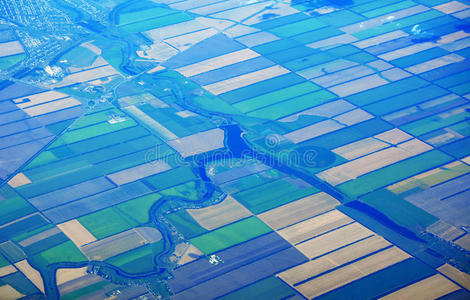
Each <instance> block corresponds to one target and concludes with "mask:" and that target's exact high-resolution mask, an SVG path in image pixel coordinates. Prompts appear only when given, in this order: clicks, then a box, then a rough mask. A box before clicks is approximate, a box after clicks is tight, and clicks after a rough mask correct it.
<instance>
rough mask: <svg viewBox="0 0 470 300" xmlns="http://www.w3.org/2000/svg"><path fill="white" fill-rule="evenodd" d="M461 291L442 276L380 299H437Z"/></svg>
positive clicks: (419, 282) (437, 275)
mask: <svg viewBox="0 0 470 300" xmlns="http://www.w3.org/2000/svg"><path fill="white" fill-rule="evenodd" d="M458 289H460V288H459V286H457V285H456V284H455V283H453V282H452V281H450V280H449V279H447V278H445V277H444V276H442V275H440V274H436V275H434V276H431V277H428V278H426V279H423V280H421V281H418V282H416V283H414V284H411V285H409V286H407V287H404V288H402V289H400V290H398V291H396V292H393V293H391V294H388V295H386V296H385V297H382V298H380V299H383V300H395V299H396V300H398V299H416V300H425V299H437V298H440V297H443V296H445V295H447V294H450V293H452V292H455V291H456V290H458Z"/></svg>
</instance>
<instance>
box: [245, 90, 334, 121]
mask: <svg viewBox="0 0 470 300" xmlns="http://www.w3.org/2000/svg"><path fill="white" fill-rule="evenodd" d="M335 98H336V95H334V94H333V93H330V92H328V91H326V90H320V91H316V92H313V93H310V94H306V95H303V96H299V97H295V98H292V99H289V100H286V101H282V102H280V103H276V104H273V105H270V106H266V107H263V108H261V109H258V110H255V111H253V112H250V113H248V114H247V115H248V116H250V117H256V118H262V119H269V120H276V119H279V118H282V117H285V116H288V115H290V114H293V113H296V112H299V111H301V110H305V109H308V108H312V107H315V106H318V105H320V104H323V103H325V102H328V101H330V100H333V99H335Z"/></svg>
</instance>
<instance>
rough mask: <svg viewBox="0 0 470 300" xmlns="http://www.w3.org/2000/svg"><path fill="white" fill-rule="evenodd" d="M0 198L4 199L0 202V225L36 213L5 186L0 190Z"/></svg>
mask: <svg viewBox="0 0 470 300" xmlns="http://www.w3.org/2000/svg"><path fill="white" fill-rule="evenodd" d="M0 197H1V198H3V199H4V200H1V201H0V225H3V224H6V223H8V222H11V221H13V220H16V219H17V218H20V217H23V216H26V215H27V214H31V213H33V212H35V211H36V209H35V208H34V207H33V206H31V204H29V203H28V202H27V201H26V200H24V199H23V198H21V197H20V196H19V195H18V194H17V193H16V192H15V191H14V190H13V189H12V188H10V187H9V186H8V185H6V184H5V185H3V186H2V187H1V188H0Z"/></svg>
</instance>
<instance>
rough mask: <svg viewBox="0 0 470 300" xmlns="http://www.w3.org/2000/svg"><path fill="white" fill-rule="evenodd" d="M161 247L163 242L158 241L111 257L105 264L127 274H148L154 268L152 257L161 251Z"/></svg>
mask: <svg viewBox="0 0 470 300" xmlns="http://www.w3.org/2000/svg"><path fill="white" fill-rule="evenodd" d="M163 246H164V241H158V242H156V243H153V244H149V245H145V246H142V247H139V248H136V249H133V250H131V251H128V252H125V253H122V254H119V255H116V256H114V257H111V258H110V259H108V260H107V262H108V263H110V264H112V265H114V266H116V267H118V268H120V269H121V270H123V271H125V272H128V273H134V274H135V273H144V272H149V271H152V270H153V268H154V261H153V258H154V256H155V255H158V254H159V253H160V252H161V251H162V250H163Z"/></svg>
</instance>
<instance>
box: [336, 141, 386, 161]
mask: <svg viewBox="0 0 470 300" xmlns="http://www.w3.org/2000/svg"><path fill="white" fill-rule="evenodd" d="M386 147H388V144H386V143H384V142H382V141H379V140H377V139H374V138H373V137H369V138H366V139H363V140H360V141H357V142H354V143H351V144H347V145H344V146H341V147H339V148H336V149H333V150H332V151H333V152H334V153H336V154H338V155H340V156H342V157H344V158H346V159H347V160H352V159H355V158H358V157H360V156H363V155H367V154H370V153H372V152H375V151H377V150H380V149H383V148H386Z"/></svg>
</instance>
